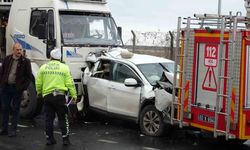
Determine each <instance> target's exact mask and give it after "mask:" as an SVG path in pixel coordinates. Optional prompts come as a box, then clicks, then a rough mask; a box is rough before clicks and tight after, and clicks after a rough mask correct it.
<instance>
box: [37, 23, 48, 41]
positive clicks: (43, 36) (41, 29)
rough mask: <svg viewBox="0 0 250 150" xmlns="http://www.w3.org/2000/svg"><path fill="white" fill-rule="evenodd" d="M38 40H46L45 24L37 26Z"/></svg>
mask: <svg viewBox="0 0 250 150" xmlns="http://www.w3.org/2000/svg"><path fill="white" fill-rule="evenodd" d="M37 28H38V29H37V30H38V31H39V32H38V39H46V38H47V35H46V33H47V32H46V25H45V24H39V25H38V27H37Z"/></svg>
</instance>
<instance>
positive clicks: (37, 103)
mask: <svg viewBox="0 0 250 150" xmlns="http://www.w3.org/2000/svg"><path fill="white" fill-rule="evenodd" d="M41 109H42V99H38V98H37V94H36V88H35V85H34V83H32V82H31V83H30V85H29V87H28V89H27V90H25V91H24V92H23V96H22V101H21V107H20V116H21V117H22V118H27V119H32V118H34V117H35V116H36V115H38V114H39V113H40V111H41Z"/></svg>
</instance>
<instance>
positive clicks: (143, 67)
mask: <svg viewBox="0 0 250 150" xmlns="http://www.w3.org/2000/svg"><path fill="white" fill-rule="evenodd" d="M137 67H138V68H139V70H140V71H141V72H142V74H143V75H144V76H145V78H146V79H147V80H148V82H149V83H150V84H151V85H155V84H156V81H159V80H160V79H161V77H162V74H163V72H164V71H167V72H170V73H173V72H174V63H150V64H139V65H137Z"/></svg>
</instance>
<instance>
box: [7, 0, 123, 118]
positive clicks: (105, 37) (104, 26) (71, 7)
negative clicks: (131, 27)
mask: <svg viewBox="0 0 250 150" xmlns="http://www.w3.org/2000/svg"><path fill="white" fill-rule="evenodd" d="M106 4H107V3H106V1H105V0H36V1H34V0H15V1H13V3H12V4H11V8H10V12H9V17H8V18H9V19H8V25H7V28H6V36H5V38H6V55H9V54H11V53H12V45H13V43H15V42H18V43H20V44H21V45H22V47H23V49H24V50H25V55H26V57H28V58H29V59H30V60H31V66H32V72H33V76H34V77H36V74H37V71H38V69H39V67H40V66H41V65H42V64H44V63H46V62H48V61H49V59H50V51H51V50H52V49H54V48H55V47H57V48H60V49H61V51H62V58H61V60H62V61H63V62H64V63H66V64H67V65H68V66H69V68H70V70H71V73H72V76H73V79H74V82H75V85H76V89H77V92H78V96H81V94H82V86H81V77H80V75H81V72H82V70H83V68H85V67H86V62H85V58H86V56H87V55H88V53H89V52H98V51H104V50H108V49H110V48H112V47H118V46H123V42H122V40H121V38H120V34H119V33H120V32H118V28H117V26H116V24H115V22H114V19H113V18H112V16H111V13H110V10H109V9H108V7H107V5H106ZM119 31H120V30H119ZM32 84H34V83H32ZM34 92H35V90H34V89H33V90H32V89H30V90H28V92H27V93H28V94H27V95H28V96H26V99H27V101H26V105H27V106H29V102H30V103H31V102H32V101H36V100H35V99H36V96H33V97H29V96H30V95H35V94H31V93H34ZM35 105H36V104H33V106H30V107H31V108H32V110H33V111H28V112H27V113H25V114H26V115H24V114H23V115H24V116H30V114H34V113H35V111H36V110H35V109H34V107H37V106H35ZM23 110H25V109H23ZM31 116H33V115H31Z"/></svg>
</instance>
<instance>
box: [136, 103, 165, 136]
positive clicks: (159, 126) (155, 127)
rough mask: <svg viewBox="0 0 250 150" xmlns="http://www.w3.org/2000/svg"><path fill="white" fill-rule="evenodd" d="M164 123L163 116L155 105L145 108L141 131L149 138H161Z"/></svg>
mask: <svg viewBox="0 0 250 150" xmlns="http://www.w3.org/2000/svg"><path fill="white" fill-rule="evenodd" d="M164 126H165V125H164V122H163V117H162V114H161V113H160V112H159V111H158V110H157V109H156V108H155V106H154V105H148V106H146V107H144V108H143V110H142V112H141V114H140V130H141V132H142V133H143V134H145V135H149V136H161V135H162V134H163V133H164V128H165V127H164Z"/></svg>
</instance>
